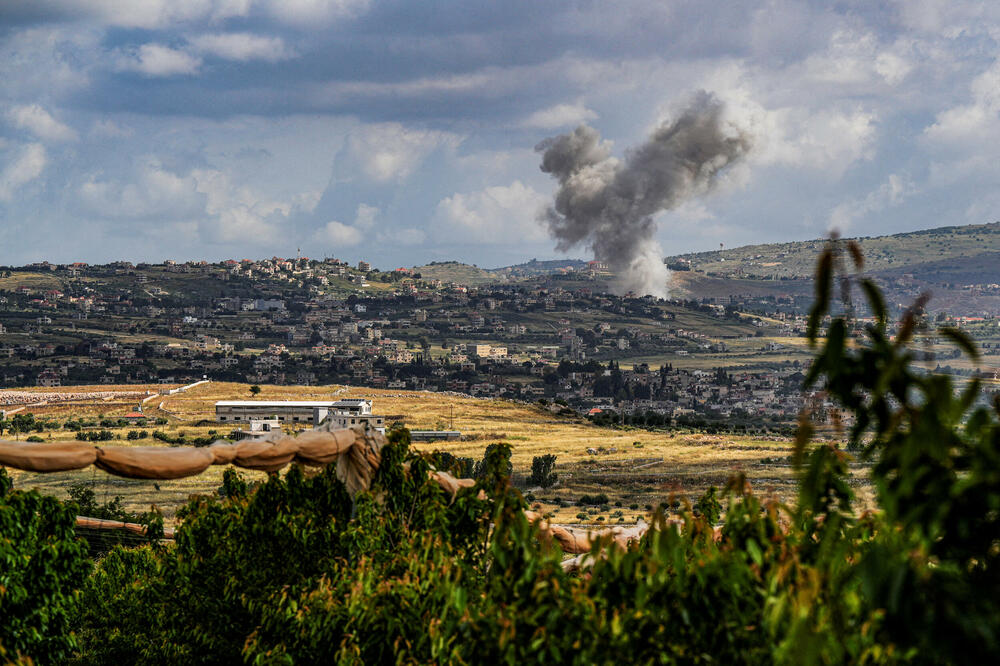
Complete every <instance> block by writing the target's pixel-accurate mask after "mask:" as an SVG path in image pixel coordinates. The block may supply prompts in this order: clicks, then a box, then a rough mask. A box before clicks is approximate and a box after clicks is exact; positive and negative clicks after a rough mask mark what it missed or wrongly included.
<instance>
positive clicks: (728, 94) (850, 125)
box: [707, 65, 877, 178]
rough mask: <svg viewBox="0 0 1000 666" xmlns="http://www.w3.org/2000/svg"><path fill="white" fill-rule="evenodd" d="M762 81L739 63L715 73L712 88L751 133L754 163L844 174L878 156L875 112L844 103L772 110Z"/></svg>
mask: <svg viewBox="0 0 1000 666" xmlns="http://www.w3.org/2000/svg"><path fill="white" fill-rule="evenodd" d="M757 85H759V84H758V82H756V81H754V80H753V73H751V72H747V71H745V70H744V69H743V68H742V67H741V66H738V65H737V66H726V67H723V68H720V69H719V70H717V71H716V72H714V73H713V74H712V75H711V76H710V77H709V78H708V86H707V87H708V89H709V90H712V91H714V92H716V93H717V94H718V95H719V97H720V98H721V99H722V100H723V101H725V102H726V119H727V121H728V122H731V123H732V124H733V125H734V126H736V127H739V128H742V129H743V130H744V131H748V132H749V133H750V135H751V137H752V140H753V150H752V151H751V153H750V156H749V159H748V164H749V165H751V166H752V165H764V166H769V165H781V166H793V167H804V168H808V169H814V170H818V171H825V172H827V173H829V174H830V175H831V176H832V177H834V178H839V177H840V176H841V175H842V174H843V173H844V171H845V170H846V169H847V168H848V167H850V166H851V165H852V164H854V163H855V162H857V161H859V160H867V159H871V158H872V157H874V154H875V152H874V151H875V138H876V125H877V115H876V113H875V112H874V111H872V110H869V109H865V108H863V107H860V106H858V105H856V104H850V105H845V104H843V103H840V104H837V103H827V104H821V105H817V106H816V108H813V107H810V106H805V105H801V104H800V105H794V106H791V105H789V106H774V107H770V108H769V107H767V106H765V105H764V103H762V102H761V101H760V100H761V99H763V98H766V94H764V93H763V92H760V91H758V90H757V89H756V88H757ZM736 171H740V169H736Z"/></svg>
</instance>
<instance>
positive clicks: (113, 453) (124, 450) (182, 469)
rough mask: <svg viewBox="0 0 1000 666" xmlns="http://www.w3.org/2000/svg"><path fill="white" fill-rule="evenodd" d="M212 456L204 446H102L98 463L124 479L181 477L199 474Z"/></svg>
mask: <svg viewBox="0 0 1000 666" xmlns="http://www.w3.org/2000/svg"><path fill="white" fill-rule="evenodd" d="M213 462H215V456H214V455H212V452H211V451H209V450H208V449H207V448H204V449H197V448H193V447H177V448H167V447H164V446H136V447H126V446H101V447H98V448H97V463H96V464H97V466H98V467H99V468H100V469H103V470H104V471H105V472H108V473H109V474H114V475H115V476H124V477H125V478H127V479H183V478H184V477H186V476H194V475H195V474H201V473H202V472H204V471H205V470H206V469H208V468H209V466H211V465H212V463H213Z"/></svg>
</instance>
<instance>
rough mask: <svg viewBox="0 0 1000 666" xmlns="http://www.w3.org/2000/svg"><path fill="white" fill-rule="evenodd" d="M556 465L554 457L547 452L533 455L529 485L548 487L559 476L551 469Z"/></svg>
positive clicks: (553, 483)
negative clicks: (546, 453)
mask: <svg viewBox="0 0 1000 666" xmlns="http://www.w3.org/2000/svg"><path fill="white" fill-rule="evenodd" d="M555 465H556V457H555V456H554V455H551V454H548V455H544V456H535V457H534V458H532V459H531V485H533V486H541V487H542V488H548V487H549V486H552V485H555V483H556V481H557V480H558V478H559V476H558V475H557V474H556V473H555V472H554V471H553V468H554V467H555Z"/></svg>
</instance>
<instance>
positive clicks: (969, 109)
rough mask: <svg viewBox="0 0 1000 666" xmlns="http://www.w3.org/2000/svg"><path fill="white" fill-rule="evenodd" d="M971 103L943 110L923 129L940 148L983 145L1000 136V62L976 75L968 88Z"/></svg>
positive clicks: (996, 61)
mask: <svg viewBox="0 0 1000 666" xmlns="http://www.w3.org/2000/svg"><path fill="white" fill-rule="evenodd" d="M969 92H970V95H971V98H972V99H971V100H970V101H969V103H967V104H960V105H957V106H953V107H952V108H950V109H946V110H945V111H942V112H941V113H939V114H938V115H937V118H936V120H935V122H934V124H933V125H931V126H930V127H928V128H927V129H926V130H925V134H926V136H927V137H928V138H929V139H931V140H932V141H934V142H936V143H939V144H943V145H946V146H947V145H954V144H955V143H962V144H972V145H973V146H975V147H977V148H978V147H981V146H983V142H984V140H986V139H989V140H990V142H992V141H995V140H996V139H997V138H998V136H1000V59H998V60H995V61H994V62H993V64H992V65H991V66H990V67H989V68H987V69H986V70H985V71H983V72H982V73H980V74H979V75H978V76H976V77H975V78H974V79H973V80H972V82H971V84H970V86H969Z"/></svg>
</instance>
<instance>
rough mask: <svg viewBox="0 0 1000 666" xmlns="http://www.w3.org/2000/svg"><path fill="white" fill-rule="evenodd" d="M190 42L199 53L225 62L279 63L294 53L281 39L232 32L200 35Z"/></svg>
mask: <svg viewBox="0 0 1000 666" xmlns="http://www.w3.org/2000/svg"><path fill="white" fill-rule="evenodd" d="M189 41H190V43H191V45H192V46H193V47H194V48H195V50H197V51H198V52H199V53H204V54H211V55H214V56H218V57H219V58H223V59H225V60H235V61H239V62H245V61H248V60H264V61H266V62H278V61H280V60H287V59H288V58H290V57H292V53H291V52H290V51H289V50H288V49H287V48H286V47H285V42H284V40H283V39H281V38H280V37H264V36H261V35H254V34H250V33H247V32H231V33H218V34H206V35H198V36H197V37H192V38H191V39H190V40H189Z"/></svg>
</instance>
